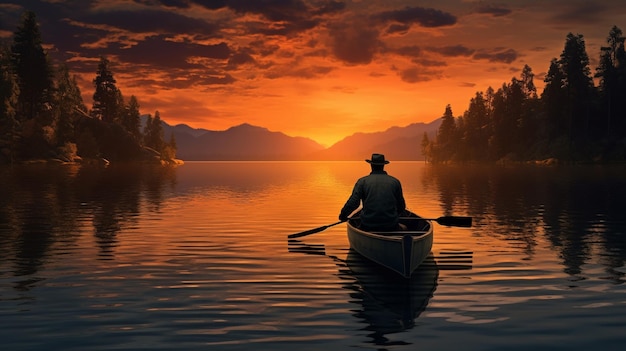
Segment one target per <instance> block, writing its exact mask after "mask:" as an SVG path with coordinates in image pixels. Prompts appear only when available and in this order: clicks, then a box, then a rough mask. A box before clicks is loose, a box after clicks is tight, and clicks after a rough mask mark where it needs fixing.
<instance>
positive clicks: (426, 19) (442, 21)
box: [371, 6, 457, 28]
mask: <svg viewBox="0 0 626 351" xmlns="http://www.w3.org/2000/svg"><path fill="white" fill-rule="evenodd" d="M371 19H372V20H374V21H376V22H379V23H381V24H388V23H401V24H404V25H413V24H416V25H419V26H422V27H429V28H432V27H443V26H451V25H454V24H456V21H457V18H456V17H455V16H454V15H452V14H450V13H447V12H443V11H440V10H436V9H432V8H424V7H408V6H407V7H405V8H404V9H402V10H391V11H383V12H379V13H377V14H374V15H372V16H371Z"/></svg>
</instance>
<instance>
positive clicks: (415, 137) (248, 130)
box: [163, 119, 441, 161]
mask: <svg viewBox="0 0 626 351" xmlns="http://www.w3.org/2000/svg"><path fill="white" fill-rule="evenodd" d="M440 124H441V119H436V120H434V121H433V122H430V123H427V124H426V123H414V124H410V125H408V126H406V127H392V128H389V129H387V130H385V131H382V132H376V133H356V134H353V135H351V136H349V137H346V138H344V139H343V140H341V141H339V142H338V143H336V144H334V145H332V146H331V147H329V148H328V149H325V148H324V147H323V146H322V145H320V144H319V143H317V142H315V141H313V140H311V139H308V138H303V137H290V136H287V135H285V134H283V133H281V132H272V131H269V130H268V129H266V128H262V127H257V126H253V125H250V124H247V123H244V124H241V125H238V126H235V127H232V128H230V129H227V130H225V131H212V130H207V129H195V128H191V127H189V126H188V125H185V124H178V125H175V126H170V125H169V124H167V123H166V122H163V131H164V134H165V140H166V141H169V139H170V135H171V134H172V133H173V134H174V137H175V138H176V145H177V147H178V151H177V153H176V154H177V157H178V158H180V159H182V160H185V161H200V160H363V159H364V158H367V157H369V156H370V155H371V154H372V153H374V152H379V153H384V154H385V156H386V157H387V158H389V159H391V160H423V159H424V157H423V156H422V154H421V142H422V138H423V136H424V133H427V134H428V136H429V138H430V139H431V140H432V139H433V138H434V136H435V134H436V133H437V130H438V129H439V125H440Z"/></svg>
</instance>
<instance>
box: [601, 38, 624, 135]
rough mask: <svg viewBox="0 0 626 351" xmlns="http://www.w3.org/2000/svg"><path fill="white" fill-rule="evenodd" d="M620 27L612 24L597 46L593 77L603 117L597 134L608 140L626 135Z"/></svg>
mask: <svg viewBox="0 0 626 351" xmlns="http://www.w3.org/2000/svg"><path fill="white" fill-rule="evenodd" d="M624 39H625V38H624V36H623V34H622V30H621V29H619V28H618V27H617V26H613V28H612V29H611V31H610V32H609V36H608V38H607V39H606V42H607V44H608V45H607V46H603V47H602V48H601V54H600V63H599V66H598V67H597V68H596V74H595V77H597V78H600V79H599V85H598V92H599V94H600V106H601V109H602V111H603V113H602V116H604V118H605V123H603V125H602V127H603V128H601V132H600V133H601V135H603V136H604V137H606V139H608V140H611V139H614V138H616V137H623V136H625V135H626V133H624V132H625V129H624V128H625V127H626V125H625V124H626V99H624V95H625V94H626V52H625V50H624Z"/></svg>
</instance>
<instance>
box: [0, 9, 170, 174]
mask: <svg viewBox="0 0 626 351" xmlns="http://www.w3.org/2000/svg"><path fill="white" fill-rule="evenodd" d="M42 44H43V43H42V38H41V33H40V30H39V25H38V24H37V20H36V15H35V13H34V12H31V11H27V12H25V13H24V14H23V15H22V18H21V25H20V26H19V27H18V28H17V30H16V31H15V33H14V35H13V40H12V43H10V45H8V44H7V43H3V45H2V47H1V48H0V164H1V163H13V162H19V161H23V160H31V159H59V160H61V161H66V162H68V161H69V162H72V161H77V160H84V159H92V160H93V159H106V160H111V161H138V160H149V161H159V162H161V161H163V162H169V161H172V160H174V159H175V156H176V141H175V139H174V136H173V134H172V135H171V137H170V140H169V141H167V142H166V141H165V140H164V131H163V126H162V122H161V117H160V114H159V111H156V112H155V114H154V117H153V116H151V115H149V116H148V118H147V123H146V124H145V126H144V127H143V128H142V126H141V124H142V123H141V115H140V112H139V107H140V105H139V101H138V100H137V98H136V97H135V96H134V95H132V96H130V98H128V99H125V98H124V97H123V95H122V92H121V90H120V89H119V88H118V87H117V85H116V84H117V82H116V80H115V77H114V74H113V72H112V71H111V63H110V61H109V60H108V59H107V58H106V57H101V58H100V62H99V64H98V68H97V71H96V77H95V78H94V79H93V84H94V86H95V92H94V94H93V105H92V108H91V109H90V110H89V109H88V108H87V107H86V105H85V103H84V101H83V98H82V95H81V92H80V88H79V87H78V84H77V82H76V77H75V76H72V75H70V72H69V69H68V68H67V66H66V65H65V64H60V65H58V66H56V67H55V66H54V64H53V63H52V61H51V59H50V57H49V56H48V55H47V53H46V51H45V50H44V49H43V46H42Z"/></svg>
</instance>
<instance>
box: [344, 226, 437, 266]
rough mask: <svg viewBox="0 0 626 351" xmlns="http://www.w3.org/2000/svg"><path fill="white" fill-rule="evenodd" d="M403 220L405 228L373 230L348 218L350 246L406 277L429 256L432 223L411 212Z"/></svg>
mask: <svg viewBox="0 0 626 351" xmlns="http://www.w3.org/2000/svg"><path fill="white" fill-rule="evenodd" d="M411 217H412V218H410V219H405V220H402V222H403V223H404V224H406V225H407V226H408V228H409V230H407V231H401V232H388V233H374V232H366V231H363V230H361V229H359V228H358V221H355V220H351V221H348V226H347V227H348V240H349V242H350V247H351V248H353V249H354V250H355V251H356V252H358V253H359V254H361V255H362V256H364V257H366V258H368V259H369V260H371V261H374V262H376V263H378V264H379V265H382V266H384V267H387V268H389V269H391V270H393V271H395V272H397V273H398V274H400V275H402V276H404V277H406V278H408V277H410V276H411V273H413V271H414V270H415V269H416V268H417V267H419V265H420V264H422V262H424V260H425V259H426V257H428V255H429V254H430V251H431V249H432V246H433V226H432V223H431V222H430V221H426V220H423V219H421V218H419V217H418V216H417V215H414V214H411Z"/></svg>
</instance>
